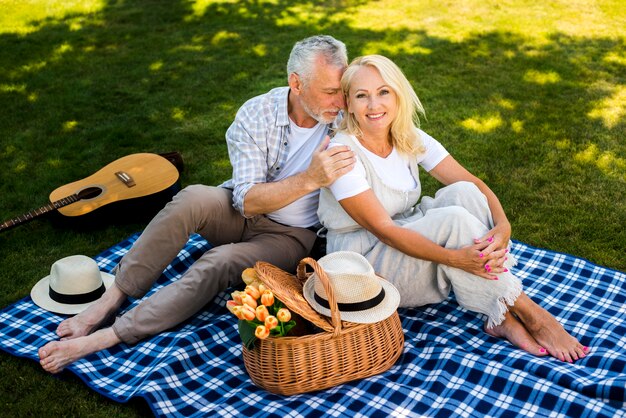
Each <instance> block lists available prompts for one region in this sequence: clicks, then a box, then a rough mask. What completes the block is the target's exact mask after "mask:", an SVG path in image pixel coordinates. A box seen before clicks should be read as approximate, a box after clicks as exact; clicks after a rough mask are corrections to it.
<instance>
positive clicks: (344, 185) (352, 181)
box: [329, 129, 449, 201]
mask: <svg viewBox="0 0 626 418" xmlns="http://www.w3.org/2000/svg"><path fill="white" fill-rule="evenodd" d="M418 133H419V135H420V137H421V139H422V143H423V144H424V148H426V152H425V153H424V154H421V155H419V156H417V157H416V158H417V163H418V164H419V165H420V166H422V168H424V170H426V171H430V170H432V169H433V168H435V167H436V166H437V164H439V163H440V162H441V161H442V160H443V159H444V158H445V157H446V156H448V155H449V153H448V151H447V150H446V149H445V148H444V146H443V145H441V143H440V142H439V141H437V140H436V139H435V138H433V137H432V136H430V135H428V134H427V133H426V132H424V131H422V130H421V129H418ZM355 142H356V144H357V146H358V147H360V148H361V149H362V150H363V151H364V152H365V154H366V155H367V158H368V159H369V161H370V162H371V163H372V165H373V166H374V170H375V171H376V174H377V175H378V177H380V179H381V180H382V182H383V183H385V184H386V185H387V186H389V187H391V188H394V189H397V190H411V189H414V188H415V187H416V186H417V184H416V182H415V179H414V178H413V176H412V175H411V171H410V169H409V162H408V161H407V160H406V158H403V157H402V156H401V155H400V154H399V153H398V151H397V150H396V148H395V147H394V148H393V150H392V151H391V154H389V155H388V156H387V157H386V158H383V157H380V156H378V155H376V154H374V153H373V152H371V151H369V150H368V149H366V148H365V147H364V146H363V145H361V143H360V142H359V141H358V140H357V141H355ZM338 145H340V144H337V143H331V144H330V145H329V147H332V146H338ZM329 189H330V191H331V192H332V194H333V196H335V199H337V200H338V201H339V200H342V199H346V198H348V197H353V196H356V195H358V194H359V193H363V192H364V191H366V190H368V189H370V185H369V184H368V183H367V178H366V177H365V167H363V163H361V161H359V160H357V162H356V164H355V165H354V168H353V169H352V170H351V171H350V172H349V173H346V174H344V175H343V176H341V177H340V178H338V179H337V180H335V182H334V183H333V184H331V185H330V186H329Z"/></svg>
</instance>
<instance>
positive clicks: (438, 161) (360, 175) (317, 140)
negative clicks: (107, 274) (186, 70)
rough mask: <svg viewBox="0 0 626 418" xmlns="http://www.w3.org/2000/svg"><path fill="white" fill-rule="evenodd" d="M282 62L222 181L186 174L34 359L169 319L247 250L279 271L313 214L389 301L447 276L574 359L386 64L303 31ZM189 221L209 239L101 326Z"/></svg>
mask: <svg viewBox="0 0 626 418" xmlns="http://www.w3.org/2000/svg"><path fill="white" fill-rule="evenodd" d="M287 72H288V84H289V86H288V87H280V88H276V89H273V90H271V91H269V92H268V93H266V94H263V95H261V96H258V97H255V98H253V99H251V100H249V101H248V102H246V103H245V104H244V105H243V106H242V107H241V108H240V109H239V111H238V112H237V116H236V118H235V120H234V122H233V123H232V125H231V126H230V128H229V129H228V131H227V132H226V141H227V145H228V150H229V155H230V160H231V164H232V166H233V176H232V179H231V180H229V181H227V182H226V183H224V184H222V185H221V186H219V187H210V186H203V185H193V186H189V187H186V188H185V189H183V190H182V191H181V192H179V193H178V194H177V195H176V196H175V197H174V198H173V200H172V201H171V202H170V203H168V204H167V205H166V206H165V208H164V209H163V210H161V212H159V214H157V215H156V217H155V218H154V219H153V220H152V221H151V222H150V223H149V224H148V226H147V227H146V229H145V231H144V232H143V233H142V235H141V237H140V238H139V239H138V240H137V242H136V243H135V244H134V245H133V247H132V248H131V249H130V251H129V252H128V254H126V255H125V256H124V258H123V259H122V260H121V262H120V264H119V265H118V266H117V267H116V271H115V282H114V284H113V285H112V286H110V287H109V288H108V289H107V290H106V292H105V293H104V294H103V295H102V296H101V297H100V298H99V299H98V300H97V301H96V302H95V303H94V304H92V305H90V306H89V307H88V308H87V309H86V310H84V311H83V312H81V313H80V314H78V315H76V316H74V317H72V318H69V319H67V320H65V321H63V322H62V323H61V324H60V325H59V327H58V329H57V334H58V336H59V337H60V339H61V340H60V341H53V342H50V343H48V344H46V345H45V346H43V347H42V348H40V350H39V357H40V363H41V365H42V366H43V368H44V369H45V370H47V371H49V372H52V373H57V372H59V371H61V370H62V369H63V368H64V367H65V366H67V365H68V364H70V363H72V362H74V361H76V360H78V359H80V358H83V357H84V356H86V355H88V354H91V353H94V352H96V351H99V350H102V349H105V348H108V347H111V346H113V345H115V344H118V343H120V342H124V343H127V344H133V343H136V342H137V341H139V340H141V339H143V338H145V337H148V336H151V335H154V334H157V333H159V332H162V331H164V330H166V329H169V328H171V327H174V326H176V325H178V324H180V323H181V322H183V321H184V320H186V319H187V318H189V317H190V316H192V315H193V314H195V313H196V312H197V311H199V310H200V309H201V308H202V307H203V306H204V305H205V304H206V303H208V302H209V301H211V300H212V299H213V298H214V296H215V295H216V294H218V293H219V292H221V291H223V290H225V289H227V288H228V287H230V286H237V285H239V284H240V283H241V272H242V271H243V270H244V269H245V268H247V267H250V266H252V265H254V263H255V262H256V261H258V260H263V261H266V262H269V263H271V264H274V265H275V266H277V267H279V268H282V269H283V270H287V271H293V270H294V269H295V266H296V265H297V263H298V262H299V261H300V260H301V259H302V258H304V257H306V256H307V255H308V254H309V252H310V251H311V249H312V247H313V244H314V242H315V241H316V238H317V234H316V232H317V230H318V229H319V228H320V227H321V225H320V224H319V222H320V221H321V223H322V224H323V226H324V227H326V228H327V229H328V234H327V239H328V243H327V246H328V251H329V252H332V251H339V250H350V251H355V252H358V253H360V254H362V255H364V256H365V257H366V258H367V259H368V261H369V262H370V263H371V264H372V265H373V266H374V268H375V270H376V271H377V272H378V273H379V274H381V275H382V276H383V277H385V278H386V279H387V280H389V281H391V282H392V283H393V284H395V285H396V287H397V288H398V289H399V290H400V294H401V302H400V306H404V307H416V306H422V305H425V304H430V303H436V302H440V301H443V300H444V299H445V298H446V297H447V296H448V293H449V291H450V290H451V289H454V293H455V295H456V298H457V300H458V302H459V304H460V305H461V306H463V307H464V308H467V309H469V310H472V311H475V312H478V313H480V314H483V315H484V316H485V318H486V320H485V331H486V332H487V333H489V334H490V335H493V336H496V337H502V338H506V339H507V340H509V341H510V342H511V343H512V344H514V345H516V346H518V347H520V348H521V349H523V350H526V351H528V352H530V353H532V354H534V355H537V356H543V355H551V356H553V357H556V358H558V359H560V360H562V361H567V362H572V361H575V360H577V359H580V358H582V357H584V356H585V354H586V352H587V350H588V349H587V348H586V347H583V346H582V345H581V344H580V343H579V342H578V341H577V340H576V339H575V338H574V337H572V336H570V335H569V334H568V333H567V332H566V331H565V330H564V329H563V327H562V326H561V325H560V324H559V323H558V322H557V321H556V319H555V318H554V317H552V316H551V315H550V314H549V313H548V312H547V311H546V310H544V309H543V308H541V307H539V306H538V305H537V304H536V303H535V302H533V301H532V300H531V299H530V298H528V296H527V295H526V294H525V293H524V292H523V290H522V285H521V282H520V279H519V278H517V277H516V276H515V275H514V274H513V273H512V272H511V271H509V267H510V266H511V265H512V264H513V258H512V256H511V254H509V253H508V245H509V238H510V234H511V228H510V224H509V222H508V220H507V218H506V215H505V213H504V210H503V209H502V206H501V204H500V202H499V201H498V198H497V197H496V196H495V194H494V193H493V192H492V191H491V189H490V188H489V187H488V186H487V185H486V184H485V183H484V182H482V181H481V180H480V179H478V178H477V177H475V176H474V175H472V174H471V173H470V172H469V171H467V170H466V169H465V168H463V167H462V166H461V165H460V164H459V163H458V162H457V161H456V160H454V158H452V156H450V155H449V154H448V152H447V151H446V149H445V148H444V147H443V146H442V145H441V144H440V143H439V142H438V141H437V140H435V139H434V138H432V137H431V136H429V135H428V134H426V133H425V132H423V131H421V130H420V129H418V128H417V127H416V126H415V124H416V123H417V121H418V118H417V115H418V113H421V112H423V110H422V107H421V104H420V102H419V99H418V98H417V96H416V94H415V92H414V90H413V88H412V87H411V85H410V84H409V82H408V80H407V79H406V77H405V76H404V74H403V73H402V72H401V70H400V69H399V68H398V67H397V66H396V65H395V64H394V63H393V62H391V61H390V60H389V59H387V58H385V57H382V56H376V55H372V56H366V57H361V58H357V59H356V60H354V61H353V62H352V63H351V64H350V65H348V63H347V54H346V48H345V45H344V44H343V43H342V42H340V41H337V40H336V39H334V38H332V37H330V36H314V37H311V38H307V39H304V40H302V41H300V42H298V43H296V44H295V46H294V47H293V49H292V51H291V54H290V57H289V61H288V63H287ZM342 111H343V112H345V115H344V116H343V118H342V117H341V116H340V114H341V113H342ZM336 124H337V125H336ZM334 132H337V134H336V135H335V136H334V138H333V140H332V144H329V143H330V141H331V140H330V138H329V134H330V133H334ZM418 166H421V167H422V168H423V169H424V170H425V171H427V172H428V173H429V174H431V175H432V176H433V177H434V178H436V179H437V180H439V181H440V182H441V183H442V184H443V185H444V186H446V187H444V188H442V189H441V190H439V191H438V192H437V194H436V195H435V197H434V198H430V197H424V198H422V199H421V201H420V192H421V190H420V181H419V176H418V171H419V168H418ZM320 189H321V191H320ZM418 201H419V204H418ZM318 202H319V209H318ZM192 233H198V234H200V235H201V236H203V237H204V238H206V239H207V241H209V242H210V243H211V244H212V245H214V247H213V248H211V249H210V250H208V251H207V252H206V253H204V254H203V255H202V256H201V257H200V258H199V259H198V260H197V261H196V262H195V263H194V264H193V265H192V266H191V267H190V268H189V269H188V270H187V271H186V272H185V273H184V274H183V276H182V277H181V278H180V279H179V280H177V281H176V282H174V283H172V284H170V285H168V286H165V287H164V288H162V289H160V290H159V291H157V292H156V293H154V294H153V295H152V296H150V297H149V298H147V299H145V300H143V301H141V302H140V303H139V304H138V305H137V306H136V307H135V308H133V309H131V310H129V311H128V312H125V313H124V314H123V315H121V316H119V317H118V318H116V319H115V321H114V323H113V324H112V326H111V327H107V328H101V326H102V325H103V323H104V322H105V321H106V320H107V319H109V318H111V317H112V316H114V315H115V314H116V312H117V311H118V309H119V308H120V306H121V304H122V303H123V302H124V300H125V299H126V298H127V297H128V296H131V297H134V298H141V297H142V296H143V295H145V294H146V292H148V290H150V288H151V286H152V285H153V283H154V282H155V281H156V280H157V278H158V277H159V276H160V275H161V273H162V272H163V270H164V269H165V268H166V267H167V265H168V264H169V263H170V262H171V261H172V260H173V259H174V257H176V255H177V254H178V252H179V251H180V249H181V248H182V247H183V246H184V245H185V243H186V242H187V240H188V238H189V236H190V234H192Z"/></svg>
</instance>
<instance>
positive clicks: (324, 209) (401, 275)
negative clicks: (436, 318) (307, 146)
mask: <svg viewBox="0 0 626 418" xmlns="http://www.w3.org/2000/svg"><path fill="white" fill-rule="evenodd" d="M354 141H357V139H356V138H354V137H352V136H347V135H337V136H336V137H335V138H334V139H333V142H339V143H343V144H346V145H349V146H350V147H351V148H352V150H353V151H354V152H355V153H356V155H357V157H358V158H359V159H360V160H361V162H362V163H363V165H364V167H365V172H366V177H367V181H368V183H369V185H370V187H371V188H372V191H373V192H374V194H375V195H376V196H377V197H378V199H379V200H380V202H381V203H382V204H383V206H384V207H385V210H386V211H387V213H388V214H389V215H390V216H391V217H392V218H393V220H394V221H395V222H396V223H397V224H398V225H401V226H402V227H404V228H408V229H411V230H414V231H417V232H419V233H420V234H422V235H423V236H425V237H426V238H428V239H430V240H431V241H433V242H435V243H437V244H439V245H441V246H443V247H446V248H460V247H463V246H467V245H471V244H473V243H474V242H473V240H474V238H478V237H482V236H484V235H485V234H486V233H487V231H489V230H490V229H491V228H492V225H493V221H492V217H491V211H490V209H489V206H488V204H487V198H486V197H485V195H484V194H482V192H481V191H480V190H479V189H478V187H476V186H475V185H474V184H473V183H469V182H458V183H454V184H451V185H449V186H447V187H444V188H442V189H440V190H439V191H438V192H437V193H436V194H435V197H434V198H431V197H428V196H425V197H423V198H422V200H421V202H420V203H419V205H418V204H417V202H418V200H419V197H420V194H421V186H420V182H419V168H418V165H417V163H416V162H411V163H410V171H411V174H412V175H413V177H414V178H415V182H416V184H417V186H416V187H415V189H413V190H408V191H401V190H396V189H393V188H391V187H389V186H387V185H386V184H385V183H383V182H382V181H381V179H380V178H379V177H378V175H377V174H376V171H375V169H374V167H373V165H372V164H371V162H370V161H369V160H368V158H367V156H366V154H365V153H364V152H363V151H361V150H360V147H358V146H357V145H356V143H355V142H354ZM413 160H414V159H413ZM413 160H412V161H413ZM407 162H408V160H407ZM318 215H319V218H320V221H321V222H322V224H323V225H324V226H325V227H326V228H327V229H328V233H327V240H328V243H327V251H328V252H329V253H330V252H333V251H355V252H358V253H360V254H362V255H363V256H365V257H366V258H367V259H368V260H369V262H370V263H371V264H372V266H373V267H374V270H375V271H376V272H377V273H379V274H380V275H381V276H382V277H384V278H386V279H387V280H389V281H390V282H392V283H393V284H394V285H395V286H396V287H397V288H398V290H399V291H400V295H401V301H400V306H402V307H417V306H422V305H426V304H430V303H438V302H441V301H443V300H445V299H446V298H447V297H448V294H449V293H450V290H451V289H452V290H453V291H454V294H455V296H456V299H457V301H458V303H459V305H461V306H462V307H463V308H466V309H468V310H470V311H474V312H478V313H481V314H484V315H486V316H487V327H488V328H491V327H493V326H496V325H499V324H500V323H501V322H502V321H503V320H504V316H505V314H506V312H507V310H508V307H507V305H512V304H513V303H514V302H515V300H516V299H517V297H518V296H519V295H520V293H521V292H522V284H521V281H520V279H519V278H517V277H515V276H514V275H513V274H512V273H511V272H510V270H509V272H507V273H501V274H498V280H487V279H484V278H482V277H479V276H476V275H474V274H471V273H468V272H466V271H464V270H461V269H457V268H454V267H450V266H447V265H443V264H437V263H434V262H431V261H425V260H421V259H418V258H414V257H411V256H409V255H406V254H404V253H402V252H400V251H398V250H396V249H394V248H392V247H390V246H388V245H386V244H384V243H382V242H381V241H380V240H379V239H378V238H376V237H375V236H374V235H373V234H372V233H370V232H369V231H367V230H365V229H363V228H361V227H360V226H359V225H358V224H357V223H356V222H355V221H354V220H353V219H352V218H351V217H350V216H349V215H348V214H347V213H346V212H345V211H344V210H343V208H342V207H341V205H340V204H339V203H338V202H337V200H336V199H335V198H334V196H333V195H332V193H331V192H330V190H329V189H327V188H323V189H322V190H321V193H320V205H319V209H318ZM507 256H508V260H507V261H506V262H505V266H506V267H510V266H512V265H514V264H515V260H514V258H513V256H512V255H511V254H508V255H507Z"/></svg>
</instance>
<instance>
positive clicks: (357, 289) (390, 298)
mask: <svg viewBox="0 0 626 418" xmlns="http://www.w3.org/2000/svg"><path fill="white" fill-rule="evenodd" d="M318 264H319V265H320V266H321V267H322V268H323V269H324V272H325V273H326V275H327V276H328V279H329V281H330V283H331V285H332V288H333V292H334V295H335V300H336V301H337V306H338V308H339V314H340V316H341V320H342V321H348V322H356V323H360V324H372V323H375V322H379V321H382V320H384V319H386V318H388V317H389V316H391V315H392V314H393V313H394V312H395V311H396V309H397V308H398V305H399V304H400V293H399V292H398V290H397V289H396V288H395V287H394V285H392V284H391V283H390V282H388V281H387V280H385V279H383V278H382V277H379V276H377V275H376V274H375V273H374V268H373V267H372V266H371V264H370V263H369V262H368V261H367V259H366V258H365V257H363V256H362V255H361V254H358V253H356V252H353V251H338V252H334V253H330V254H328V255H326V256H324V257H322V258H320V259H319V260H318ZM303 294H304V297H305V299H306V300H307V301H308V302H309V304H310V305H311V307H313V309H315V310H316V311H317V312H319V313H321V314H322V315H326V316H331V314H330V307H329V305H328V299H327V296H326V291H325V290H324V286H323V284H322V282H321V281H320V280H319V279H318V277H317V274H316V273H313V274H312V275H311V277H309V279H308V280H307V281H306V282H305V283H304V288H303Z"/></svg>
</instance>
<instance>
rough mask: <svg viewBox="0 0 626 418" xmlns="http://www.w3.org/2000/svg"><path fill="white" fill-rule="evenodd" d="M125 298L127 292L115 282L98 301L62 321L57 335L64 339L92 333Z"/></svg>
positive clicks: (115, 310)
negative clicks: (120, 288)
mask: <svg viewBox="0 0 626 418" xmlns="http://www.w3.org/2000/svg"><path fill="white" fill-rule="evenodd" d="M124 299H126V294H124V293H123V292H122V291H121V290H119V288H118V287H117V286H115V284H114V285H113V286H111V287H109V288H108V289H107V291H106V292H104V294H103V295H102V297H100V299H98V300H97V301H96V303H94V304H93V305H91V306H89V307H88V308H87V309H85V310H84V311H83V312H81V313H79V314H78V315H76V316H73V317H71V318H68V319H66V320H65V321H63V322H61V323H60V324H59V326H58V327H57V330H56V333H57V335H58V336H59V338H61V340H62V341H63V340H70V339H74V338H79V337H84V336H86V335H89V334H91V333H92V332H93V331H94V330H96V329H98V328H99V327H100V326H101V325H102V324H103V323H104V322H105V321H107V320H108V319H109V318H110V317H111V315H113V314H114V313H115V312H117V310H118V309H119V307H120V306H121V304H122V302H123V301H124Z"/></svg>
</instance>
